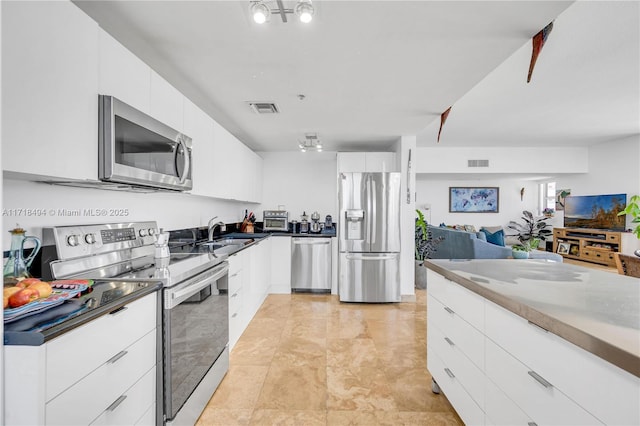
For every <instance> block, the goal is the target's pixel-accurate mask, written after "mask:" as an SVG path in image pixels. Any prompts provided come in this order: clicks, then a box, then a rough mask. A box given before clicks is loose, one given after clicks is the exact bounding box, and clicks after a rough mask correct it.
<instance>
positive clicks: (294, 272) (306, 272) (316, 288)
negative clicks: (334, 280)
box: [291, 237, 331, 293]
mask: <svg viewBox="0 0 640 426" xmlns="http://www.w3.org/2000/svg"><path fill="white" fill-rule="evenodd" d="M291 291H292V292H306V293H330V292H331V238H312V237H295V238H293V239H292V240H291Z"/></svg>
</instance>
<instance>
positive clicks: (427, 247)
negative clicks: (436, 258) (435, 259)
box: [415, 209, 444, 289]
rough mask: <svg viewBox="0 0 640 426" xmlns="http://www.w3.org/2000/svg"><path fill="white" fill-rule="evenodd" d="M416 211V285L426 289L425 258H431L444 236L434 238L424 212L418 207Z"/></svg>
mask: <svg viewBox="0 0 640 426" xmlns="http://www.w3.org/2000/svg"><path fill="white" fill-rule="evenodd" d="M416 213H417V214H418V217H417V218H416V229H415V243H416V245H415V286H416V288H419V289H425V288H427V268H425V267H424V266H423V263H424V260H425V259H429V257H430V256H431V254H433V253H434V252H435V251H436V246H437V245H438V244H440V242H441V241H442V240H444V237H438V238H436V239H434V238H433V237H432V236H431V231H429V227H428V224H427V222H426V221H425V220H424V214H422V212H421V211H420V210H417V209H416Z"/></svg>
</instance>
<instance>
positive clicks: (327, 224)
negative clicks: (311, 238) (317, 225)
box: [322, 214, 336, 234]
mask: <svg viewBox="0 0 640 426" xmlns="http://www.w3.org/2000/svg"><path fill="white" fill-rule="evenodd" d="M334 232H336V229H335V227H334V226H333V218H332V217H331V215H330V214H328V215H327V216H326V217H325V218H324V227H323V228H322V233H323V234H332V233H334Z"/></svg>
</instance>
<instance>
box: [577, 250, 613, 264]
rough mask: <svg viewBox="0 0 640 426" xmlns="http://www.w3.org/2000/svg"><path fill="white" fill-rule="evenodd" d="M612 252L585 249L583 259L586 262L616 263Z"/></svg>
mask: <svg viewBox="0 0 640 426" xmlns="http://www.w3.org/2000/svg"><path fill="white" fill-rule="evenodd" d="M613 253H614V252H612V251H607V250H595V249H590V248H584V249H583V250H582V257H583V258H584V259H586V260H594V261H596V262H607V263H611V262H615V258H614V256H613Z"/></svg>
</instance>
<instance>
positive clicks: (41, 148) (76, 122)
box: [2, 2, 99, 179]
mask: <svg viewBox="0 0 640 426" xmlns="http://www.w3.org/2000/svg"><path fill="white" fill-rule="evenodd" d="M98 32H99V28H98V24H96V23H95V22H94V21H93V20H91V19H89V18H88V17H87V15H85V14H84V13H83V12H82V11H81V10H80V9H78V7H77V6H75V5H74V4H73V3H71V2H3V3H2V168H3V170H5V171H13V172H22V173H30V174H36V175H45V176H54V177H58V178H68V179H97V177H98V161H97V159H98Z"/></svg>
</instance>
